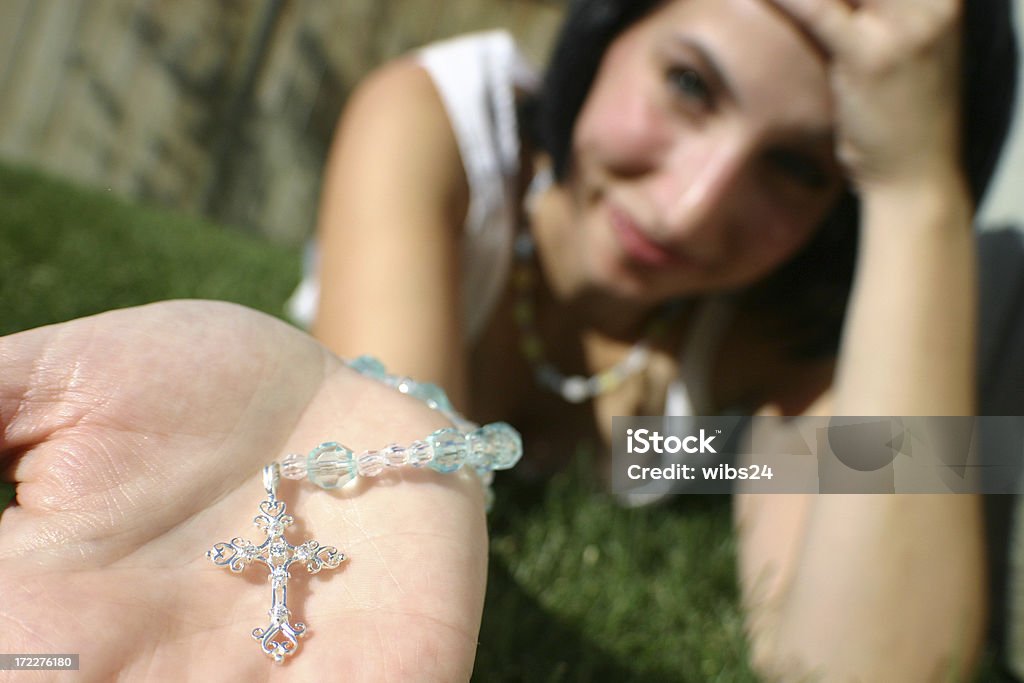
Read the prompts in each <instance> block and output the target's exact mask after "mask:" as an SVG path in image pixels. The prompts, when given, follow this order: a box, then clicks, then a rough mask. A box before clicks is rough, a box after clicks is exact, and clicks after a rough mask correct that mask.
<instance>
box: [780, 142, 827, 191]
mask: <svg viewBox="0 0 1024 683" xmlns="http://www.w3.org/2000/svg"><path fill="white" fill-rule="evenodd" d="M768 159H769V161H770V162H771V164H772V166H774V167H775V168H776V169H777V170H778V171H781V172H782V173H783V174H785V175H786V176H788V177H789V178H791V179H792V180H795V181H796V182H798V183H800V184H801V185H803V186H805V187H807V188H809V189H812V190H819V189H822V188H824V187H825V186H827V185H828V173H827V172H826V171H825V169H824V168H822V166H821V164H819V163H818V162H817V161H815V160H814V159H811V158H809V157H808V156H806V155H804V154H799V153H796V152H788V151H785V150H777V151H774V152H772V153H770V154H769V155H768Z"/></svg>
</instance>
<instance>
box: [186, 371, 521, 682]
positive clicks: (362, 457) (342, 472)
mask: <svg viewBox="0 0 1024 683" xmlns="http://www.w3.org/2000/svg"><path fill="white" fill-rule="evenodd" d="M346 364H347V365H348V366H349V367H350V368H352V369H353V370H356V371H357V372H359V373H360V374H362V375H364V376H366V377H370V378H372V379H375V380H377V381H379V382H383V383H384V384H387V385H388V386H390V387H393V388H395V389H397V390H398V391H399V392H401V393H403V394H408V395H410V396H413V397H414V398H418V399H420V400H421V401H423V402H424V403H425V404H426V405H427V406H428V407H430V408H431V409H432V410H436V411H438V412H439V413H441V414H442V415H444V416H445V417H446V418H447V419H448V420H449V421H450V422H451V423H452V425H453V427H444V428H442V429H438V430H436V431H435V432H433V433H432V434H430V435H429V436H427V437H426V438H425V439H420V440H417V441H413V442H412V443H411V444H409V445H408V446H400V445H398V444H391V445H389V446H386V447H384V448H382V449H380V450H366V451H363V452H362V453H360V454H359V455H358V456H356V455H355V454H354V453H353V452H352V450H351V449H350V448H348V447H346V446H344V445H342V444H340V443H338V442H335V441H329V442H326V443H322V444H320V445H319V446H317V447H316V448H314V449H313V450H312V451H310V453H309V455H306V456H303V455H299V454H295V453H292V454H289V455H286V456H285V457H284V458H283V460H282V461H281V462H280V463H278V462H273V463H270V464H269V465H267V466H266V467H264V468H263V487H264V489H265V490H266V492H267V498H266V499H265V500H263V501H262V502H261V503H260V505H259V514H258V515H257V516H256V517H255V518H254V519H253V523H254V524H255V525H256V527H257V528H259V529H260V530H261V531H262V532H264V533H265V534H266V539H265V540H264V541H263V542H262V543H260V544H259V545H256V544H254V543H252V542H251V541H248V540H246V539H243V538H239V537H236V538H233V539H231V540H230V541H228V542H219V543H215V544H214V546H213V548H212V549H210V550H209V551H207V553H206V557H207V558H209V559H210V560H211V561H212V562H213V563H214V564H216V565H217V566H220V567H227V568H228V569H230V570H231V571H232V572H234V573H238V572H241V571H242V570H244V569H245V568H246V567H247V566H248V565H249V564H251V563H253V562H259V563H262V564H264V565H266V567H267V569H268V570H269V572H270V583H271V587H272V599H271V605H270V610H269V611H268V612H267V614H268V616H269V617H270V623H269V624H268V625H267V627H266V628H256V629H253V631H252V637H253V638H254V639H256V640H258V641H260V648H261V649H262V650H263V652H264V654H266V655H268V656H270V657H272V658H273V660H274V661H275V662H277V663H278V664H281V663H283V662H284V660H285V658H286V657H289V656H291V655H294V654H295V653H296V652H297V651H298V649H299V638H301V637H303V636H305V635H306V625H305V624H303V623H301V622H297V623H294V624H293V623H292V622H291V611H290V610H289V609H288V579H289V578H291V574H290V572H289V568H290V567H291V566H292V565H293V564H299V565H304V566H305V567H306V571H307V572H309V573H310V574H316V573H317V572H319V571H320V570H322V569H334V568H336V567H338V566H339V565H340V564H341V563H342V562H343V561H344V560H345V559H346V558H345V555H344V554H343V553H340V552H338V549H337V548H335V547H333V546H322V545H320V543H319V542H318V541H314V540H307V541H304V542H301V543H299V544H298V545H292V544H291V543H289V542H288V541H287V540H285V538H284V532H285V529H286V528H287V527H288V526H289V525H291V524H292V523H293V522H294V519H293V518H292V516H291V515H288V514H286V513H285V504H284V502H283V501H281V500H279V499H278V498H277V486H278V483H279V481H280V477H281V476H284V477H286V478H288V479H303V478H308V479H309V480H310V481H311V482H312V483H314V484H316V485H317V486H319V487H321V488H323V489H336V488H339V487H342V486H344V485H345V484H347V483H349V482H350V481H353V480H354V479H356V478H358V477H376V476H378V475H379V474H381V473H382V472H384V471H385V470H387V469H389V468H399V467H405V466H411V467H429V468H430V469H433V470H436V471H437V472H441V473H443V474H449V473H452V472H455V471H457V470H459V469H460V468H461V467H464V466H465V467H471V468H473V469H474V470H475V471H476V472H477V474H478V475H479V476H480V479H481V481H482V482H483V484H484V487H485V496H486V498H487V502H488V506H489V505H490V500H491V498H492V496H491V491H490V483H491V480H492V479H493V475H494V470H507V469H510V468H512V467H513V466H514V465H515V464H516V463H517V462H518V461H519V459H520V458H521V457H522V454H523V443H522V439H521V437H520V435H519V432H517V431H516V430H515V429H514V428H513V427H511V426H510V425H508V424H506V423H504V422H494V423H492V424H488V425H484V426H483V427H480V426H478V425H477V424H476V423H474V422H471V421H469V420H467V419H466V418H465V417H463V416H462V415H460V414H459V413H458V412H457V411H456V410H455V409H454V408H453V407H452V404H451V402H450V401H449V400H448V397H447V396H446V395H445V393H444V390H442V389H441V388H440V387H438V386H437V385H434V384H430V383H428V382H415V381H413V380H411V379H409V378H408V377H400V376H397V375H389V374H388V373H387V372H386V371H385V369H384V366H383V365H382V364H381V363H380V361H378V360H376V359H375V358H372V357H370V356H360V357H359V358H356V359H355V360H353V361H350V362H348V363H346Z"/></svg>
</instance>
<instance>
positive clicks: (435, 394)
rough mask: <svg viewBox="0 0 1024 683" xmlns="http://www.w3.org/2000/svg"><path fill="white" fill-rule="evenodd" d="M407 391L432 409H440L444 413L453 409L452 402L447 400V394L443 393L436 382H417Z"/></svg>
mask: <svg viewBox="0 0 1024 683" xmlns="http://www.w3.org/2000/svg"><path fill="white" fill-rule="evenodd" d="M409 393H410V394H411V395H413V396H415V397H416V398H418V399H419V400H421V401H423V402H424V403H426V404H427V406H428V407H429V408H431V409H433V410H440V411H441V412H444V413H450V412H451V411H452V410H453V408H452V403H451V401H449V400H448V395H447V394H445V393H444V389H442V388H441V387H439V386H437V385H436V384H431V383H430V382H417V383H416V384H414V385H413V386H412V387H411V389H410V391H409Z"/></svg>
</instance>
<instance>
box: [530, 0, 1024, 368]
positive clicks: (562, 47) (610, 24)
mask: <svg viewBox="0 0 1024 683" xmlns="http://www.w3.org/2000/svg"><path fill="white" fill-rule="evenodd" d="M664 2H665V0H573V1H572V2H571V3H570V5H569V8H568V11H567V15H566V18H565V20H564V23H563V24H562V29H561V32H560V34H559V36H558V39H557V41H556V43H555V46H554V50H553V51H552V56H551V61H550V63H549V65H548V69H547V71H546V73H545V76H544V81H543V83H542V86H541V90H540V92H539V93H538V95H537V98H536V99H535V100H534V101H533V102H531V103H530V104H529V106H528V107H527V108H526V110H525V111H526V116H527V117H528V119H527V121H526V124H525V125H526V128H527V134H528V135H529V136H530V137H532V138H533V140H534V141H535V142H536V144H537V145H538V146H540V147H541V148H542V149H543V150H544V151H546V152H547V153H548V154H549V155H550V156H551V158H552V162H553V165H554V171H555V175H556V177H557V178H559V179H564V178H565V177H566V174H567V173H568V172H569V165H570V163H571V160H572V159H571V157H572V140H573V128H574V126H575V123H576V117H577V116H578V114H579V112H580V109H581V108H582V106H583V103H584V101H585V100H586V98H587V94H588V93H589V92H590V88H591V85H592V84H593V81H594V78H595V76H596V74H597V70H598V67H599V66H600V64H601V60H602V59H603V58H604V53H605V51H606V50H607V49H608V46H609V45H610V44H611V42H612V41H613V40H614V39H615V37H616V36H618V35H619V34H620V33H621V32H622V31H624V30H625V29H626V28H628V27H629V26H631V25H632V24H633V23H634V22H636V21H637V20H639V19H641V18H643V17H644V16H646V15H647V14H648V13H649V12H651V11H652V10H654V9H655V8H656V7H657V6H659V5H661V4H663V3H664ZM1010 6H1011V0H964V2H963V10H962V12H963V20H962V25H963V42H962V46H963V48H962V50H963V51H962V54H963V57H962V66H963V68H962V86H961V112H962V118H963V124H962V127H961V140H962V146H961V159H962V164H963V168H964V171H965V174H966V177H967V181H968V184H969V187H970V191H971V196H972V198H973V199H974V201H975V202H976V203H977V202H980V200H981V198H982V196H983V195H984V192H985V189H986V188H987V186H988V183H989V180H990V179H991V177H992V174H993V171H994V170H995V167H996V164H997V162H998V160H999V155H1000V151H1001V150H1002V146H1003V142H1004V141H1005V138H1006V134H1007V131H1008V129H1009V126H1010V121H1011V118H1012V113H1013V103H1014V95H1015V87H1016V82H1017V44H1016V38H1015V36H1014V33H1013V27H1012V16H1011V8H1010ZM858 209H859V207H858V202H857V200H856V198H855V197H854V196H853V195H852V194H851V193H849V192H846V193H845V194H844V196H843V197H842V198H841V199H840V200H839V201H838V202H837V204H836V206H835V207H834V208H833V210H832V211H831V213H830V215H829V217H828V218H827V219H826V220H825V222H824V224H823V225H822V226H821V228H820V229H819V230H818V231H817V233H816V234H815V236H814V237H813V238H812V239H811V241H810V242H809V243H808V244H807V245H806V246H805V247H804V248H803V249H802V250H801V251H800V252H799V253H798V254H797V255H796V256H795V257H793V258H792V259H791V260H790V261H788V262H787V263H786V264H784V265H783V266H782V267H780V268H779V269H778V270H777V271H775V272H774V273H773V274H772V275H770V276H768V277H767V278H766V279H765V280H763V281H762V282H760V283H758V284H756V285H754V286H752V287H751V288H749V289H748V290H747V291H746V292H744V293H742V295H741V297H740V301H741V305H742V306H744V307H748V308H751V309H756V310H761V311H765V312H767V313H769V314H770V315H772V316H773V318H774V319H775V320H777V321H778V322H779V324H780V331H782V330H784V331H785V335H786V337H788V338H789V339H797V340H798V341H797V342H796V343H794V344H792V346H791V348H792V350H793V352H794V353H797V354H799V355H801V356H805V357H810V356H823V355H828V354H833V353H835V351H836V349H837V348H838V343H839V334H840V331H841V328H842V322H843V318H844V315H845V310H846V301H847V298H848V296H849V291H850V286H851V282H852V279H853V271H854V262H855V259H856V252H857V233H858V230H857V226H858V222H859V210H858Z"/></svg>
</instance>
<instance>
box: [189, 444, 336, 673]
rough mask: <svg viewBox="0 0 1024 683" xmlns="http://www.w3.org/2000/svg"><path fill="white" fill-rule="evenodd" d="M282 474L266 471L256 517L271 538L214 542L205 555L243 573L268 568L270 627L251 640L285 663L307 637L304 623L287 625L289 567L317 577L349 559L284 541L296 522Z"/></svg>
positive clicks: (274, 469)
mask: <svg viewBox="0 0 1024 683" xmlns="http://www.w3.org/2000/svg"><path fill="white" fill-rule="evenodd" d="M279 479H280V473H279V469H278V465H277V463H274V464H272V465H267V466H266V467H264V468H263V486H264V488H265V489H266V490H267V499H266V500H264V501H262V502H261V503H260V514H259V515H257V516H256V517H255V518H253V524H255V525H256V526H257V527H259V529H260V530H261V531H263V532H264V533H266V535H267V538H266V540H265V541H263V543H261V544H260V545H254V544H253V543H252V542H250V541H247V540H245V539H244V538H233V539H231V542H230V543H224V542H220V543H216V544H214V546H213V549H212V550H209V551H207V553H206V556H207V557H208V558H210V559H211V560H212V561H213V563H214V564H216V565H217V566H219V567H227V568H228V569H230V570H231V571H232V572H235V573H239V572H241V571H242V570H243V569H245V568H246V567H247V566H248V565H249V563H251V562H253V561H257V560H258V561H259V562H262V563H263V564H265V565H267V567H268V568H269V569H270V576H269V580H270V584H271V586H272V591H273V597H272V601H271V603H270V610H269V611H268V612H267V614H268V615H269V616H270V624H269V625H268V626H267V627H266V628H255V629H253V631H252V637H253V638H255V639H256V640H258V641H260V646H261V647H262V648H263V652H265V653H266V654H268V655H270V656H271V657H273V658H274V661H275V662H277V663H278V664H281V663H282V662H283V661H284V658H285V657H287V656H289V655H293V654H295V652H296V651H298V649H299V640H298V639H299V638H301V637H302V636H304V635H305V634H306V625H305V624H303V623H301V622H299V623H296V624H294V625H293V624H292V623H291V622H290V621H289V617H290V616H291V612H290V611H289V610H288V579H289V578H291V574H290V573H289V572H288V568H289V567H291V565H292V563H294V562H302V563H305V565H306V570H307V571H308V572H309V573H310V574H316V573H317V572H319V571H320V570H321V569H323V568H324V567H327V568H328V569H334V568H335V567H337V566H338V565H339V564H341V563H342V561H344V559H345V555H344V554H342V553H339V552H338V549H337V548H335V547H333V546H321V545H320V543H318V542H317V541H313V540H309V541H306V542H304V543H301V544H299V545H292V544H291V543H289V542H288V541H286V540H285V539H284V530H285V529H286V528H287V527H288V526H289V525H290V524H291V523H292V522H293V521H294V519H293V518H292V516H291V515H286V514H285V504H284V502H283V501H280V500H278V499H277V484H278V481H279Z"/></svg>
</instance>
